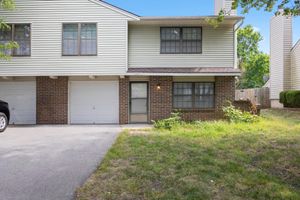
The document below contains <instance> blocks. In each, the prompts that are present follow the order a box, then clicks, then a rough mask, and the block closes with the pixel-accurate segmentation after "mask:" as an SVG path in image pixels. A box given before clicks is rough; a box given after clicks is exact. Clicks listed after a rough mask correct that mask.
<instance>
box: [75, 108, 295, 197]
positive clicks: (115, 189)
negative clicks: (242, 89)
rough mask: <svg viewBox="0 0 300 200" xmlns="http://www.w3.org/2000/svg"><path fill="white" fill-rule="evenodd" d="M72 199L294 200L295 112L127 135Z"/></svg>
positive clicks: (279, 112) (129, 132) (123, 136)
mask: <svg viewBox="0 0 300 200" xmlns="http://www.w3.org/2000/svg"><path fill="white" fill-rule="evenodd" d="M77 199H113V200H117V199H222V200H223V199H230V200H231V199H295V200H296V199H297V200H298V199H300V112H287V111H279V110H271V111H265V112H263V119H262V120H260V121H259V122H258V123H254V124H243V123H238V124H230V123H227V122H222V121H220V122H202V123H197V124H185V125H183V126H181V127H180V128H178V129H176V130H149V131H139V132H136V131H135V132H132V131H125V132H124V133H122V134H121V136H120V137H119V138H118V140H117V142H116V143H115V144H114V146H113V147H112V149H111V150H110V151H109V152H108V154H107V155H106V157H105V159H104V160H103V162H102V164H101V165H100V166H99V168H98V169H97V170H96V172H95V173H94V174H93V175H92V176H91V178H90V179H89V180H88V181H87V182H86V183H85V184H84V186H83V187H81V188H79V189H78V192H77Z"/></svg>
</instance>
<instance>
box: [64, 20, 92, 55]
mask: <svg viewBox="0 0 300 200" xmlns="http://www.w3.org/2000/svg"><path fill="white" fill-rule="evenodd" d="M96 54H97V28H96V24H95V23H82V24H64V25H63V55H70V56H72V55H73V56H74V55H83V56H84V55H96Z"/></svg>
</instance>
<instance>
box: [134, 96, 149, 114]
mask: <svg viewBox="0 0 300 200" xmlns="http://www.w3.org/2000/svg"><path fill="white" fill-rule="evenodd" d="M147 102H148V101H147V99H132V100H131V113H132V114H146V113H147Z"/></svg>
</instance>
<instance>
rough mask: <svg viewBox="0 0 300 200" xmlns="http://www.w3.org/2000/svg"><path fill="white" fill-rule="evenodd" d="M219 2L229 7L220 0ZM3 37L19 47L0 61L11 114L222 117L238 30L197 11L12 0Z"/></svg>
mask: <svg viewBox="0 0 300 200" xmlns="http://www.w3.org/2000/svg"><path fill="white" fill-rule="evenodd" d="M215 5H216V9H218V10H216V11H215V12H216V13H218V12H219V9H220V8H225V9H229V7H230V6H229V5H231V4H228V0H226V1H225V0H216V4H215ZM16 7H17V9H16V10H15V11H0V16H4V17H5V20H6V21H7V22H8V23H9V24H10V25H11V26H12V30H11V31H4V32H3V31H2V33H1V34H0V42H2V43H5V42H7V41H9V40H12V39H13V40H15V41H17V42H18V43H19V45H20V48H19V49H17V50H14V51H13V52H7V53H11V55H12V59H11V60H10V61H0V79H1V82H0V99H2V100H5V101H8V102H9V104H10V108H11V113H12V117H11V122H12V123H15V124H114V123H120V124H127V123H139V122H140V123H147V122H151V120H157V119H162V118H166V117H169V116H170V114H171V112H172V111H173V110H175V109H180V110H181V111H182V112H183V116H184V118H185V119H187V120H196V119H215V118H220V117H222V111H221V109H222V106H223V105H224V103H225V102H226V101H227V100H230V101H234V93H235V77H236V76H238V75H240V72H239V70H238V69H237V68H236V61H237V60H236V31H237V27H238V24H239V23H240V22H241V21H242V19H243V18H242V17H239V16H235V15H234V13H235V12H233V11H232V13H233V15H231V16H226V17H225V20H224V22H223V23H222V24H220V26H219V27H218V28H216V29H214V28H213V27H211V26H210V25H209V24H208V23H207V18H215V17H216V16H201V17H140V16H137V15H135V14H132V13H130V12H127V11H125V10H122V9H120V8H117V7H115V6H112V5H110V4H108V3H106V2H104V1H97V0H52V1H36V0H26V1H24V0H16Z"/></svg>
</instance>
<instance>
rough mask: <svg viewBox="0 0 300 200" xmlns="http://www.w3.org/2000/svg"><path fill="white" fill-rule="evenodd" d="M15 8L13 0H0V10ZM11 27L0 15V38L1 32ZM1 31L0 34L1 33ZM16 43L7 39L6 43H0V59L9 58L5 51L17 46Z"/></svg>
mask: <svg viewBox="0 0 300 200" xmlns="http://www.w3.org/2000/svg"><path fill="white" fill-rule="evenodd" d="M13 9H15V4H14V0H0V10H8V11H9V10H13ZM10 29H11V27H10V26H9V25H8V24H6V23H5V21H4V19H3V17H2V16H0V39H1V36H3V35H4V34H3V32H5V31H9V30H10ZM1 33H2V34H1ZM17 47H18V44H17V43H16V42H13V41H9V42H7V43H4V44H3V43H2V44H1V43H0V60H3V59H5V60H7V59H9V58H10V56H8V54H7V52H9V51H11V50H12V49H14V48H17Z"/></svg>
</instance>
